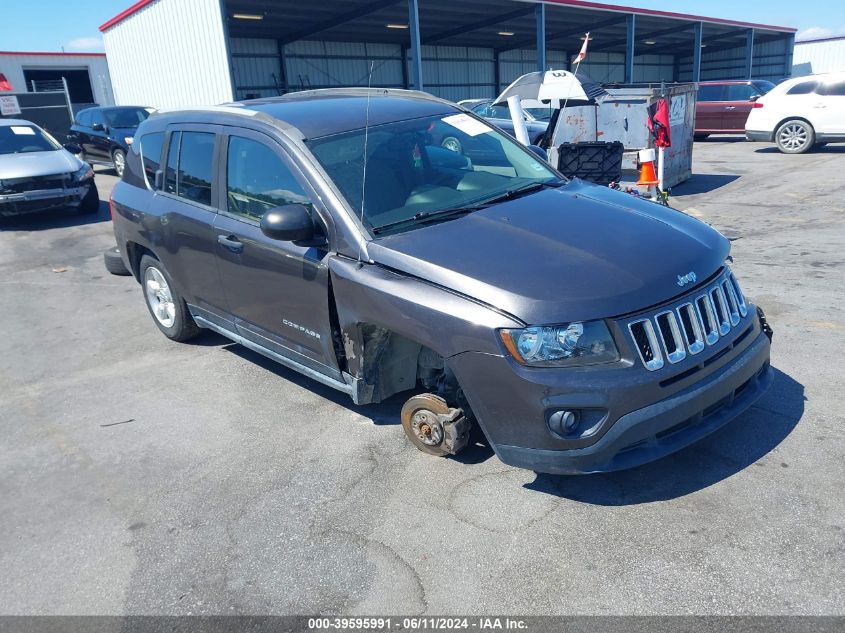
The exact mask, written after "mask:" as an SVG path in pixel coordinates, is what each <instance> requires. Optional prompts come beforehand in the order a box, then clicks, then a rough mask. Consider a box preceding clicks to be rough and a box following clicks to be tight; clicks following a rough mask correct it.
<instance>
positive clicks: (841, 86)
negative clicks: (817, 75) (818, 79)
mask: <svg viewBox="0 0 845 633" xmlns="http://www.w3.org/2000/svg"><path fill="white" fill-rule="evenodd" d="M816 92H818V93H819V94H820V95H825V96H826V97H843V96H845V81H835V82H832V83H826V84H821V85H820V86H819V87H818V90H816Z"/></svg>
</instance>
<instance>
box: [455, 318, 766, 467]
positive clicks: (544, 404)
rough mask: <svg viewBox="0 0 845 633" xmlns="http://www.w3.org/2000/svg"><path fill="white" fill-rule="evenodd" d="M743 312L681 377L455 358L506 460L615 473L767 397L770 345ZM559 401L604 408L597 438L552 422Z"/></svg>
mask: <svg viewBox="0 0 845 633" xmlns="http://www.w3.org/2000/svg"><path fill="white" fill-rule="evenodd" d="M746 319H747V323H746V324H745V325H743V326H742V328H741V330H742V331H744V332H745V334H743V335H742V337H741V341H739V342H737V340H736V339H735V340H732V341H726V342H725V344H724V346H723V347H721V348H720V347H714V348H713V349H712V350H711V357H712V358H713V359H716V360H710V359H704V358H702V359H697V360H696V361H695V362H703V363H702V364H706V365H707V367H706V368H704V369H701V370H698V371H697V373H696V374H694V375H691V376H689V377H688V378H682V379H676V378H675V377H670V378H669V380H665V379H664V380H661V379H659V378H658V377H657V376H655V375H654V373H653V372H646V371H645V370H640V369H639V368H638V367H637V366H636V365H634V366H631V367H627V368H617V369H615V370H610V369H601V368H599V367H598V366H596V368H583V370H582V371H577V372H571V371H570V372H559V371H553V372H545V374H539V373H538V372H530V373H526V372H524V371H523V372H522V375H520V374H519V373H517V372H520V371H521V370H520V369H517V370H516V371H514V367H513V366H512V364H511V361H509V360H508V359H505V358H502V357H494V356H491V355H473V354H464V355H459V356H457V357H454V358H453V359H451V361H450V362H452V366H453V369H454V371H455V373H456V375H457V377H458V380H459V381H460V383H461V385H462V387H463V388H464V392H465V395H466V397H467V399H468V401H469V403H470V406H471V407H472V410H473V412H474V413H475V415H476V418H477V419H478V422H479V424H480V426H481V427H482V429H483V430H484V432H485V434H486V436H487V438H488V440H489V441H490V443H491V445H492V448H493V449H494V450H495V452H496V454H497V455H498V457H499V459H501V460H502V461H503V462H505V463H506V464H510V465H512V466H519V467H521V468H528V469H530V470H534V471H537V472H545V473H557V474H586V473H595V472H609V471H614V470H621V469H625V468H631V467H633V466H638V465H640V464H644V463H647V462H650V461H653V460H655V459H659V458H660V457H663V456H665V455H669V454H670V453H673V452H675V451H678V450H680V449H682V448H684V447H686V446H688V445H690V444H692V443H693V442H696V441H698V440H699V439H701V438H703V437H705V436H706V435H708V434H710V433H712V432H713V431H715V430H716V429H718V428H720V427H721V426H723V425H725V424H727V423H728V422H729V421H730V420H732V419H734V418H735V417H736V416H738V415H739V414H740V413H742V412H743V411H745V410H746V409H747V408H748V407H750V406H751V405H752V404H753V403H754V402H755V401H756V400H757V399H758V398H759V397H760V396H762V395H763V393H764V392H765V391H766V389H767V388H768V387H769V385H770V384H771V382H772V371H771V369H770V366H769V353H770V343H769V339H768V338H767V336H766V334H765V333H764V332H763V330H762V328H761V325H760V321H759V318H758V317H757V314H756V308H752V309H750V310H749V315H748V317H746ZM506 369H507V371H506ZM669 371H670V372H671V371H673V370H671V369H670V370H669ZM676 371H679V370H676ZM684 373H686V372H684ZM508 374H510V376H509V377H508ZM525 376H529V380H526V379H525ZM538 376H543V377H542V378H539V379H538ZM664 377H665V375H664ZM532 380H533V381H534V382H532ZM537 380H540V382H537ZM667 384H669V385H670V386H666V385H667ZM555 409H580V410H587V409H595V410H601V411H606V419H605V422H604V423H603V424H602V426H601V429H600V432H597V433H595V434H594V435H593V436H590V437H588V438H585V439H583V440H576V441H572V440H563V439H561V438H556V437H555V436H553V435H552V434H551V432H550V431H549V430H548V427H547V425H546V422H545V418H546V415H547V414H548V412H549V411H550V410H555Z"/></svg>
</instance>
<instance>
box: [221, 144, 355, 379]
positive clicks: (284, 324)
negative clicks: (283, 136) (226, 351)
mask: <svg viewBox="0 0 845 633" xmlns="http://www.w3.org/2000/svg"><path fill="white" fill-rule="evenodd" d="M224 142H225V143H226V145H227V148H226V152H225V156H226V158H225V165H221V170H220V172H219V173H220V174H221V178H222V179H223V185H224V187H225V191H224V194H225V198H224V199H221V201H220V214H219V215H218V217H217V218H216V220H215V222H214V233H215V237H216V240H215V241H216V248H217V257H218V263H219V268H220V276H221V279H222V282H223V290H224V292H225V294H226V300H227V306H228V310H229V312H230V313H231V315H232V316H233V317H234V320H235V324H236V327H237V329H238V332H239V333H240V334H241V336H243V337H244V338H246V339H248V340H251V341H252V342H254V343H258V344H260V345H262V346H264V347H266V348H268V349H270V350H272V351H274V352H276V353H279V354H281V355H283V356H286V357H288V358H290V359H292V360H294V361H296V362H298V363H300V364H302V365H305V366H306V367H309V368H310V369H314V370H316V371H319V372H320V373H323V374H325V375H328V376H331V377H333V378H335V379H337V380H340V379H341V373H340V370H339V369H338V364H337V358H336V356H335V353H334V345H333V342H332V330H331V321H330V316H329V315H330V312H329V271H328V257H329V255H328V251H327V250H326V249H325V248H321V247H313V246H299V245H297V244H294V243H293V242H283V241H279V240H274V239H270V238H268V237H267V236H265V235H264V234H263V233H262V232H261V229H260V227H259V220H260V218H261V216H262V215H263V214H264V213H266V212H267V211H268V210H269V209H272V208H274V207H279V206H283V205H286V204H302V205H305V206H306V207H308V208H309V209H310V211H311V213H312V215H313V217H315V219H316V218H317V217H318V216H317V212H316V210H315V204H314V201H315V200H316V199H317V197H316V195H314V193H313V191H312V190H311V188H310V187H309V186H308V184H307V181H306V180H305V178H304V177H303V175H302V173H301V172H300V171H299V170H298V169H297V168H296V167H295V166H294V165H293V164H292V161H290V159H289V158H288V157H287V155H286V154H285V152H284V150H283V149H282V147H281V146H280V145H279V144H278V143H277V141H275V140H274V139H272V138H270V137H269V136H266V135H264V134H261V133H258V132H249V131H245V130H238V131H234V130H233V131H232V132H231V134H230V135H228V136H227V137H224ZM319 223H320V221H319V220H318V224H319Z"/></svg>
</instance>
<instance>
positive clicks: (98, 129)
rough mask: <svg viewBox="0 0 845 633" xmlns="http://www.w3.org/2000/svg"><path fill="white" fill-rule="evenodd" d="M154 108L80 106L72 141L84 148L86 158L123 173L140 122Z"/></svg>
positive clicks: (119, 174)
mask: <svg viewBox="0 0 845 633" xmlns="http://www.w3.org/2000/svg"><path fill="white" fill-rule="evenodd" d="M152 110H153V109H152V108H146V107H141V106H115V107H110V108H86V109H85V110H80V111H79V112H78V113H77V114H76V117H75V120H74V122H73V125H72V126H71V128H70V131H69V132H68V135H67V138H68V143H73V144H75V145H78V146H79V147H81V148H82V155H81V156H80V158H82V160H84V161H86V162H88V163H92V164H95V163H96V164H99V165H109V166H111V167H113V168H114V170H115V172H117V175H118V176H123V169H124V166H125V165H126V154H127V153H128V152H129V145H130V144H131V143H132V138H133V137H134V136H135V130H137V129H138V126H139V125H140V124H141V123H143V122H144V121H146V120H147V117H149V116H150V112H152Z"/></svg>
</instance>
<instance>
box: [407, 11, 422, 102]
mask: <svg viewBox="0 0 845 633" xmlns="http://www.w3.org/2000/svg"><path fill="white" fill-rule="evenodd" d="M408 27H409V29H408V30H409V31H410V36H411V78H412V79H413V82H414V88H415V89H416V90H422V89H423V77H422V50H421V49H422V46H421V45H420V10H419V6H418V2H417V0H408Z"/></svg>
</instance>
